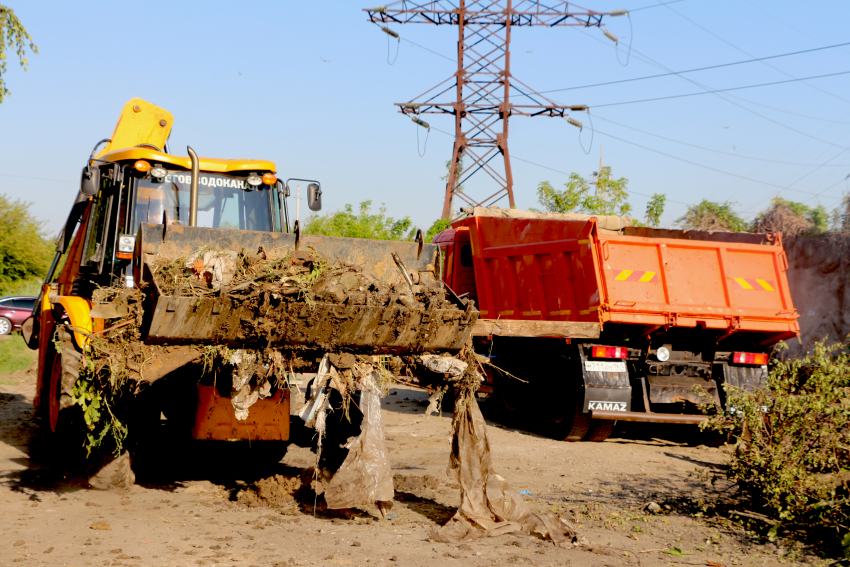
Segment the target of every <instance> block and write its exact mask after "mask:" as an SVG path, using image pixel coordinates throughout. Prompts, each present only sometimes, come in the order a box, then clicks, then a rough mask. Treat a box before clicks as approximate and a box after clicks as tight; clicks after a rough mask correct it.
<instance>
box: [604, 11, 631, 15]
mask: <svg viewBox="0 0 850 567" xmlns="http://www.w3.org/2000/svg"><path fill="white" fill-rule="evenodd" d="M628 13H629V11H628V10H611V11H610V12H608V15H609V16H626V15H628Z"/></svg>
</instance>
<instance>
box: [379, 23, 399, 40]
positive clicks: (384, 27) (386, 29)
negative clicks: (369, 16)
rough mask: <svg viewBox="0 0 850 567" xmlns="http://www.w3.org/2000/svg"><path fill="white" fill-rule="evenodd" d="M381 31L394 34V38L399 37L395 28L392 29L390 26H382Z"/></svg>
mask: <svg viewBox="0 0 850 567" xmlns="http://www.w3.org/2000/svg"><path fill="white" fill-rule="evenodd" d="M381 31H383V32H384V33H386V34H389V35H391V36H393V37H394V38H396V39H398V34H397V33H396V32H394V31H393V30H391V29H390V28H388V27H387V26H381Z"/></svg>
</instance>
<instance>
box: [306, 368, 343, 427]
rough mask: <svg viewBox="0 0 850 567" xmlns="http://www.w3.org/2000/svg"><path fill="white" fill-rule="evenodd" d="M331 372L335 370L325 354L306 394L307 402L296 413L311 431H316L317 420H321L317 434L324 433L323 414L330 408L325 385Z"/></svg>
mask: <svg viewBox="0 0 850 567" xmlns="http://www.w3.org/2000/svg"><path fill="white" fill-rule="evenodd" d="M332 371H333V372H334V373H335V372H336V368H334V367H333V366H331V363H330V361H329V360H328V355H327V354H326V355H325V356H323V357H322V361H321V362H320V363H319V371H318V372H317V373H316V377H315V378H314V379H313V385H312V387H311V388H310V391H309V392H307V396H308V398H307V401H306V402H305V403H304V406H303V407H302V408H301V410H300V411H299V412H298V417H300V418H301V419H302V420H303V421H304V424H305V425H306V426H307V427H311V428H313V429H316V421H317V419H319V418H321V419H320V421H321V423H322V426H323V427H322V429H321V431H319V433H324V415H323V414H324V413H325V412H326V411H327V410H329V409H330V407H331V406H330V403H329V402H328V392H327V383H328V381H329V380H330V379H331V372H332Z"/></svg>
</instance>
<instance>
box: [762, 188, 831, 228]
mask: <svg viewBox="0 0 850 567" xmlns="http://www.w3.org/2000/svg"><path fill="white" fill-rule="evenodd" d="M829 222H830V217H829V213H828V212H827V210H826V208H825V207H824V206H823V205H818V206H817V207H809V206H808V205H804V204H803V203H794V202H792V201H787V200H785V199H783V198H782V197H779V196H777V197H774V198H773V199H772V200H771V203H770V208H769V209H767V210H766V211H762V212H760V213H759V214H758V215H756V218H755V219H753V226H752V230H753V232H781V233H782V235H783V236H800V235H812V234H821V233H824V232H827V231H828V230H829Z"/></svg>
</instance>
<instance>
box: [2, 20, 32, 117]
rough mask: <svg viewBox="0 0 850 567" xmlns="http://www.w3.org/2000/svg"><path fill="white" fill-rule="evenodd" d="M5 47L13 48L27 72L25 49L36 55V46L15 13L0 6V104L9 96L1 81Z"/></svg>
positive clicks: (4, 68)
mask: <svg viewBox="0 0 850 567" xmlns="http://www.w3.org/2000/svg"><path fill="white" fill-rule="evenodd" d="M7 46H8V47H10V48H14V50H15V52H16V53H17V54H18V60H19V61H20V62H21V67H23V68H24V71H26V70H27V63H29V61H27V57H26V54H27V47H29V50H30V51H32V52H33V53H34V54H36V55H38V46H36V45H35V44H34V43H33V41H32V38H31V37H30V34H29V33H27V30H26V29H25V28H24V26H23V24H21V21H20V20H19V19H18V17H17V16H16V15H15V12H13V11H12V10H11V8H7V7H6V6H3V5H2V4H0V102H3V99H5V98H6V97H7V96H9V90H8V89H7V88H6V83H5V82H4V81H3V75H4V74H5V73H6V47H7Z"/></svg>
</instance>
